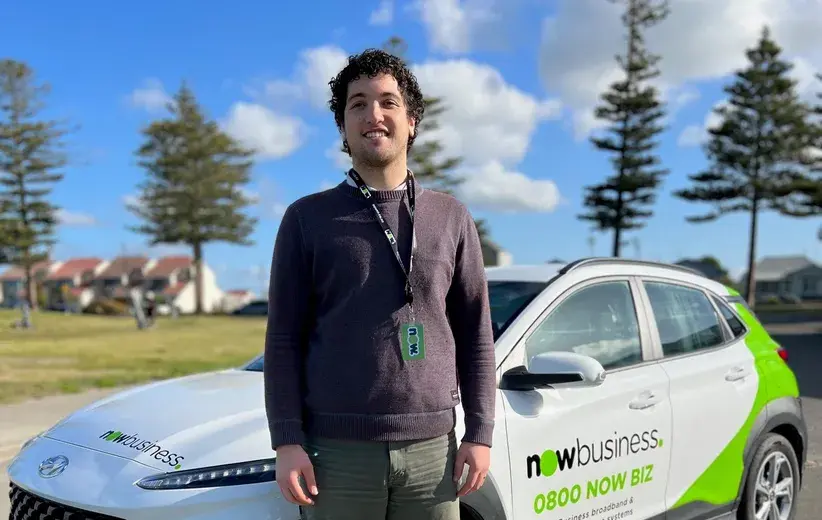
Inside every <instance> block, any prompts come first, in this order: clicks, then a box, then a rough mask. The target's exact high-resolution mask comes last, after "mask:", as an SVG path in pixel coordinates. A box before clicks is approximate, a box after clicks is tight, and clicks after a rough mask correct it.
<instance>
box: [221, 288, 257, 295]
mask: <svg viewBox="0 0 822 520" xmlns="http://www.w3.org/2000/svg"><path fill="white" fill-rule="evenodd" d="M226 294H231V295H232V296H246V295H248V294H254V291H252V290H251V289H229V290H227V291H226Z"/></svg>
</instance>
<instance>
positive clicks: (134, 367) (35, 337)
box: [0, 310, 265, 403]
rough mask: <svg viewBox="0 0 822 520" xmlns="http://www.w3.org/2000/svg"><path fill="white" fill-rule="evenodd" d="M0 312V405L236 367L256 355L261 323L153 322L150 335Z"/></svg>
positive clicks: (53, 316)
mask: <svg viewBox="0 0 822 520" xmlns="http://www.w3.org/2000/svg"><path fill="white" fill-rule="evenodd" d="M19 319H20V313H19V311H8V310H0V403H9V402H13V401H20V400H22V399H24V398H27V397H39V396H44V395H51V394H57V393H67V392H78V391H81V390H84V389H88V388H94V387H96V388H104V387H114V386H121V385H128V384H134V383H141V382H147V381H151V380H157V379H166V378H170V377H177V376H181V375H186V374H191V373H197V372H204V371H208V370H214V369H219V368H226V367H231V366H237V365H240V364H242V363H244V362H246V361H248V360H250V359H251V358H253V357H255V356H256V355H258V354H260V353H261V352H262V351H263V347H264V335H265V319H264V318H261V317H247V318H246V317H242V318H241V317H229V316H213V317H212V316H202V317H188V316H186V317H181V318H178V319H177V320H172V319H170V318H163V317H160V319H159V320H158V322H157V324H156V325H155V327H154V328H153V329H149V330H142V331H141V330H137V326H136V324H135V321H134V319H131V318H122V317H109V316H87V315H65V314H61V313H56V312H42V313H40V312H37V313H33V314H32V321H33V323H34V329H31V330H27V331H26V330H15V329H13V328H11V324H12V323H13V322H14V321H16V320H19Z"/></svg>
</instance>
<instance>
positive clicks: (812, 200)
mask: <svg viewBox="0 0 822 520" xmlns="http://www.w3.org/2000/svg"><path fill="white" fill-rule="evenodd" d="M816 79H817V80H819V81H822V74H817V75H816ZM816 97H817V99H818V101H817V103H816V105H815V106H813V107H812V108H811V113H810V117H809V118H808V122H809V125H810V130H811V132H813V136H812V140H813V142H812V144H811V146H810V147H809V149H808V152H807V153H806V154H804V155H803V156H802V158H801V164H803V165H805V166H807V168H806V169H805V170H804V171H801V170H800V171H798V172H794V174H793V179H792V180H791V181H790V182H789V183H788V186H787V188H785V189H782V190H781V192H780V193H781V194H782V195H784V196H783V197H782V198H780V199H779V207H778V210H779V211H780V212H781V213H782V214H783V215H787V216H791V217H811V216H818V215H822V91H820V92H819V93H817V95H816ZM817 238H819V239H820V240H822V228H820V230H819V232H818V234H817Z"/></svg>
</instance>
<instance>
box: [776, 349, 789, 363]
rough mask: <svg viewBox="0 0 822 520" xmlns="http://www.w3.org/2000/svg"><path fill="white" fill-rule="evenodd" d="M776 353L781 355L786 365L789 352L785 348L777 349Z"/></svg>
mask: <svg viewBox="0 0 822 520" xmlns="http://www.w3.org/2000/svg"><path fill="white" fill-rule="evenodd" d="M776 353H777V354H779V357H781V358H782V361H784V362H785V363H787V362H788V351H787V350H785V348H784V347H777V349H776Z"/></svg>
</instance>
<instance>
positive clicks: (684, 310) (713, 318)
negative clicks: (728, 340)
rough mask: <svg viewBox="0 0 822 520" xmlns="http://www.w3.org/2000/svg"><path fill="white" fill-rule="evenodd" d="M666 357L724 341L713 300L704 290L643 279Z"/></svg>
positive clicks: (713, 345) (712, 345) (716, 344)
mask: <svg viewBox="0 0 822 520" xmlns="http://www.w3.org/2000/svg"><path fill="white" fill-rule="evenodd" d="M643 283H644V285H645V290H646V291H647V292H648V298H649V299H650V301H651V308H652V309H653V311H654V319H655V320H656V327H657V330H658V331H659V337H660V340H661V341H662V352H663V354H664V355H665V356H676V355H678V354H686V353H689V352H694V351H697V350H700V349H705V348H711V347H716V346H718V345H721V344H722V343H724V341H725V337H724V336H723V334H722V325H721V323H720V321H719V316H718V315H717V314H716V311H715V310H714V308H713V306H712V305H711V301H710V300H709V299H708V297H707V296H706V295H705V293H703V292H702V291H699V290H696V289H691V288H689V287H684V286H681V285H673V284H668V283H661V282H643Z"/></svg>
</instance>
